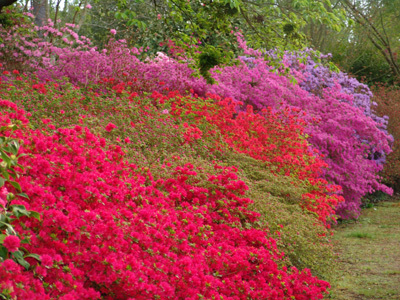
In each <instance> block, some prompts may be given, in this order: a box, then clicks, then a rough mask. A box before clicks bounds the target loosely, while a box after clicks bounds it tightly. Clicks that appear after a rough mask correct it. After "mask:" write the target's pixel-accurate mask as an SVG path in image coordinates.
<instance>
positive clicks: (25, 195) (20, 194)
mask: <svg viewBox="0 0 400 300" xmlns="http://www.w3.org/2000/svg"><path fill="white" fill-rule="evenodd" d="M17 196H21V197H24V198H26V199H29V196H28V195H27V194H25V193H19V194H17Z"/></svg>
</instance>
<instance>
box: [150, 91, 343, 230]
mask: <svg viewBox="0 0 400 300" xmlns="http://www.w3.org/2000/svg"><path fill="white" fill-rule="evenodd" d="M208 96H209V97H211V99H213V100H214V101H216V103H217V105H214V106H211V105H209V104H208V103H207V100H205V101H204V102H200V101H193V99H191V97H182V96H180V95H179V94H176V93H170V94H169V95H168V96H162V95H161V94H153V97H154V98H155V99H157V100H158V101H160V102H162V103H164V102H167V103H169V104H168V105H170V106H171V108H170V113H171V114H172V115H175V116H179V117H182V116H183V118H188V117H187V116H190V117H189V118H188V119H191V121H192V122H193V121H194V123H195V124H197V126H200V125H199V124H202V123H204V120H206V122H208V123H209V124H213V125H215V126H216V127H217V128H218V131H219V132H220V133H221V134H222V136H223V140H224V142H225V143H227V144H228V145H229V147H231V148H232V149H234V150H236V151H238V152H240V153H245V154H247V155H249V156H250V157H253V158H255V159H257V160H261V161H263V162H265V163H266V166H267V168H270V169H271V172H273V173H276V174H282V175H285V176H288V177H292V178H293V181H298V183H297V184H298V185H306V186H307V189H308V192H307V193H305V194H303V195H302V200H301V201H299V204H300V205H301V206H302V207H304V208H305V209H307V210H308V211H312V212H315V213H316V214H317V216H318V218H319V220H320V221H321V222H322V223H324V224H325V225H327V224H328V223H329V222H331V221H332V218H333V217H334V214H335V208H336V206H337V205H338V204H339V203H340V202H342V201H343V200H344V199H343V197H341V196H338V195H337V193H338V192H340V191H341V187H340V186H335V185H330V184H328V182H327V181H326V180H323V179H321V178H320V175H321V174H322V172H323V170H324V168H326V167H327V164H326V163H324V162H323V160H321V159H320V158H319V157H318V156H316V155H317V153H318V151H316V150H315V149H314V151H313V150H312V148H311V147H310V145H309V144H308V143H307V141H306V140H305V139H304V138H303V135H304V130H305V125H306V122H304V121H302V120H301V118H300V117H299V116H298V114H301V115H302V113H301V111H300V110H299V109H295V108H292V109H286V110H282V111H280V112H272V109H264V110H263V111H262V112H261V113H260V114H255V113H254V112H253V108H252V106H247V110H246V111H241V112H237V109H236V107H237V103H235V102H234V101H232V99H229V98H225V99H221V98H220V97H218V96H215V95H208ZM185 116H186V117H185ZM193 119H194V120H193ZM192 128H194V129H197V130H198V128H197V127H196V126H195V125H192ZM200 133H201V134H203V132H201V131H200ZM211 134H215V133H214V132H211Z"/></svg>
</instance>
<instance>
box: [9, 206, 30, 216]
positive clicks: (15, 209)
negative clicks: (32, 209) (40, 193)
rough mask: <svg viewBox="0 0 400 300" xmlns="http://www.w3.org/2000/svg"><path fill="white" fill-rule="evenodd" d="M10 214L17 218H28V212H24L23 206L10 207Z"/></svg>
mask: <svg viewBox="0 0 400 300" xmlns="http://www.w3.org/2000/svg"><path fill="white" fill-rule="evenodd" d="M11 207H12V212H13V213H14V215H15V216H16V217H17V218H19V217H20V216H26V217H29V212H28V211H27V210H26V208H25V206H23V205H11Z"/></svg>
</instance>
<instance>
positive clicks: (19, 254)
mask: <svg viewBox="0 0 400 300" xmlns="http://www.w3.org/2000/svg"><path fill="white" fill-rule="evenodd" d="M12 255H13V256H14V257H15V259H16V260H17V262H18V263H19V264H20V265H21V266H23V267H24V268H25V269H27V270H29V267H30V264H29V263H28V262H27V261H26V260H25V259H24V257H23V256H22V252H21V251H15V252H13V254H12Z"/></svg>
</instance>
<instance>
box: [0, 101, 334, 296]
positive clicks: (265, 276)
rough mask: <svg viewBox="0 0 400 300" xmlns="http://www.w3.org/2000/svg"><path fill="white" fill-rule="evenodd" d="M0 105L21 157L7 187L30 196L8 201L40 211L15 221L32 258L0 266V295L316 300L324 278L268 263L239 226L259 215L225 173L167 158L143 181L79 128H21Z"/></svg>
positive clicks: (142, 172)
mask: <svg viewBox="0 0 400 300" xmlns="http://www.w3.org/2000/svg"><path fill="white" fill-rule="evenodd" d="M0 105H1V108H2V109H1V112H0V125H1V126H8V125H9V124H10V123H18V124H20V125H19V129H18V130H16V131H13V132H11V131H5V132H4V134H6V135H12V136H13V137H15V138H18V139H19V140H20V141H21V143H22V145H23V146H22V148H21V149H22V152H23V153H25V154H26V156H24V157H21V164H22V165H23V166H25V167H26V169H25V172H24V173H23V176H22V177H21V178H20V179H19V183H20V185H21V187H22V189H23V190H24V191H25V192H26V193H27V194H28V195H29V197H30V199H25V198H20V197H17V198H16V199H15V200H13V202H14V203H16V204H22V205H25V206H26V207H27V209H29V210H34V211H37V212H39V213H40V214H41V220H40V221H39V220H36V219H30V218H25V219H24V218H23V217H22V218H21V219H20V222H19V223H18V224H16V225H15V228H16V230H17V231H18V232H19V234H20V235H21V236H22V237H24V238H26V239H27V240H29V243H28V244H26V245H25V247H26V248H27V250H28V251H31V252H34V253H37V254H39V255H40V257H41V263H38V262H37V261H36V260H30V259H29V258H26V259H27V260H29V261H30V263H31V267H30V269H29V271H23V270H22V267H21V266H19V265H17V264H16V263H15V262H14V261H11V260H7V259H6V260H5V261H4V262H2V263H1V264H0V279H1V280H0V282H1V283H0V287H1V292H2V294H3V295H9V296H10V297H12V298H15V297H16V298H18V299H54V298H60V299H154V298H156V299H157V298H159V299H176V298H182V297H185V298H187V299H199V298H202V297H204V298H213V297H216V298H219V297H224V299H248V298H249V297H250V298H253V299H261V298H264V299H293V298H295V299H322V297H323V295H324V293H325V292H326V288H327V287H328V283H326V282H324V281H321V280H319V279H317V278H316V277H313V276H312V275H311V274H310V272H309V271H307V270H303V271H298V270H297V269H296V268H291V269H287V268H286V267H279V262H280V261H281V260H282V258H283V253H281V252H280V251H278V250H277V248H276V243H275V241H274V240H273V239H271V238H270V237H269V233H268V229H267V228H259V229H256V228H255V227H253V228H247V227H246V226H244V225H245V224H252V223H254V222H257V220H258V218H259V215H258V214H257V213H255V212H253V211H250V210H249V209H248V208H247V206H248V205H249V204H250V203H251V200H250V199H248V198H244V197H243V194H244V193H245V191H246V189H247V187H246V185H245V184H244V183H243V182H242V181H241V180H239V178H238V175H237V169H236V168H235V167H230V166H221V165H218V164H214V171H213V172H212V173H208V172H206V171H205V170H204V169H202V168H197V167H195V166H193V165H192V164H187V163H185V164H183V163H181V160H182V159H181V158H180V157H177V156H176V157H173V158H171V159H169V160H167V161H165V162H164V164H163V165H162V166H161V167H162V168H164V169H165V170H169V171H168V174H170V176H168V177H165V178H163V177H162V176H161V177H160V176H158V177H157V178H155V177H154V176H153V175H152V174H151V172H150V171H149V170H148V169H147V170H146V169H144V168H138V166H136V165H133V164H131V163H129V162H128V161H127V160H126V157H125V154H124V152H123V151H122V149H121V147H120V146H118V145H115V144H109V143H106V141H105V139H104V138H99V137H97V136H96V135H94V134H93V133H91V132H90V130H89V129H88V128H86V127H81V126H79V125H75V126H72V127H71V128H57V127H55V126H54V125H53V124H52V122H51V121H50V120H48V119H44V120H43V127H42V129H36V130H35V129H31V128H29V121H28V119H27V117H29V114H26V113H25V112H24V111H23V110H21V109H19V108H18V107H17V106H16V105H15V104H14V103H12V102H8V101H4V100H2V101H1V102H0ZM189 127H190V126H189ZM115 130H116V129H115ZM192 137H193V138H195V137H194V136H192ZM7 188H8V189H10V190H12V189H13V187H11V186H7ZM8 239H9V238H8ZM7 245H8V246H10V248H13V249H14V248H15V247H16V246H17V243H16V241H11V240H10V241H8V240H7Z"/></svg>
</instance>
